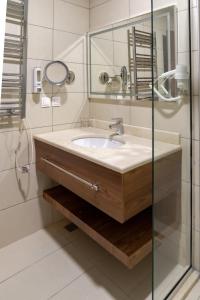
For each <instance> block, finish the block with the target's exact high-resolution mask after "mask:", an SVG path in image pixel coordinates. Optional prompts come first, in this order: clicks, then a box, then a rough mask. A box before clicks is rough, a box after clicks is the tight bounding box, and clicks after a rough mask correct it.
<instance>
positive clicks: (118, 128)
mask: <svg viewBox="0 0 200 300" xmlns="http://www.w3.org/2000/svg"><path fill="white" fill-rule="evenodd" d="M112 120H113V121H115V123H113V124H110V125H109V128H110V129H113V128H115V129H116V131H115V132H114V133H113V134H111V136H115V135H122V134H123V133H124V127H123V119H122V118H112Z"/></svg>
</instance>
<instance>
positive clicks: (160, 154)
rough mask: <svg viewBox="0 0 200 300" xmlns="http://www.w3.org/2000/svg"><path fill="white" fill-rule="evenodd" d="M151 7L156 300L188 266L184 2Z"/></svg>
mask: <svg viewBox="0 0 200 300" xmlns="http://www.w3.org/2000/svg"><path fill="white" fill-rule="evenodd" d="M172 2H173V5H172ZM163 5H165V8H164V9H162V11H160V9H161V8H162V7H163ZM152 7H153V19H152V22H153V35H154V40H155V42H156V52H157V55H156V57H157V60H156V64H155V65H154V67H153V68H154V72H152V75H153V76H152V77H153V94H154V95H153V96H154V99H153V100H154V101H153V159H154V164H153V177H154V183H153V192H154V195H153V235H154V238H153V299H155V300H162V299H165V298H166V297H167V296H168V295H169V294H170V293H171V291H172V290H173V289H174V288H175V286H176V285H177V284H178V283H179V281H180V280H181V279H182V277H183V276H184V275H185V274H186V273H187V271H188V270H189V269H190V266H191V99H190V94H191V93H190V32H189V2H188V3H187V1H177V3H176V4H175V5H174V1H170V0H167V1H166V0H165V1H161V0H152ZM166 9H167V10H166Z"/></svg>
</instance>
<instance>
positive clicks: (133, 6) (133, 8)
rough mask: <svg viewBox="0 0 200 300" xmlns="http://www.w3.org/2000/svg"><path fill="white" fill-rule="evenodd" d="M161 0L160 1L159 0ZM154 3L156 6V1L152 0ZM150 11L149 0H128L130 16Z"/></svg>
mask: <svg viewBox="0 0 200 300" xmlns="http://www.w3.org/2000/svg"><path fill="white" fill-rule="evenodd" d="M159 2H161V1H159ZM154 5H155V7H156V5H157V4H156V1H155V0H154ZM150 11H151V0H143V1H138V0H130V16H137V15H140V14H142V13H145V12H150Z"/></svg>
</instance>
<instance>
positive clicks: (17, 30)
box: [0, 0, 27, 118]
mask: <svg viewBox="0 0 200 300" xmlns="http://www.w3.org/2000/svg"><path fill="white" fill-rule="evenodd" d="M26 23H27V0H12V1H11V0H8V2H7V12H6V34H5V44H4V72H3V76H2V92H1V100H0V116H20V117H21V118H24V117H25V104H26V48H27V47H26V44H27V43H26V41H27V40H26V27H27V26H26Z"/></svg>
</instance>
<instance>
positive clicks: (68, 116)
mask: <svg viewBox="0 0 200 300" xmlns="http://www.w3.org/2000/svg"><path fill="white" fill-rule="evenodd" d="M88 29H89V1H88V0H69V1H67V0H28V53H27V66H28V67H27V108H26V114H27V120H28V121H29V123H30V127H31V128H32V131H33V134H35V133H42V132H47V131H51V130H59V129H62V128H68V127H71V126H77V125H79V122H80V120H81V118H85V117H88V112H89V109H88V100H87V94H86V82H85V80H86V77H85V39H84V35H83V34H84V33H85V32H87V31H88ZM53 59H59V60H63V61H65V62H66V63H67V65H68V66H69V68H70V69H71V70H73V71H74V72H75V75H76V80H75V81H74V83H73V84H72V85H70V86H67V85H66V86H65V87H63V88H62V89H60V88H55V89H53V90H52V87H51V86H50V85H48V84H47V83H45V82H43V91H42V93H41V95H37V94H32V74H33V68H34V67H41V68H42V69H43V68H44V66H45V65H46V64H47V63H48V62H49V61H51V60H53ZM8 67H9V66H8V65H7V66H5V69H7V68H8ZM42 96H49V97H52V96H60V97H61V99H62V106H61V107H57V108H52V107H50V108H41V106H40V101H41V97H42ZM18 124H19V122H18V120H15V119H9V120H8V119H5V118H4V119H3V118H1V119H0V247H3V246H5V245H6V244H9V243H11V242H13V241H15V240H17V239H19V238H22V237H23V236H25V235H28V234H30V233H32V232H34V231H36V230H38V229H39V228H41V227H43V226H45V225H47V224H49V223H52V222H54V221H55V220H57V218H58V217H59V216H57V215H56V214H55V213H54V212H53V211H52V210H51V208H50V207H49V206H48V205H47V204H46V203H45V202H44V201H43V200H42V199H41V195H42V191H43V189H44V188H46V187H49V186H50V185H51V184H52V183H51V182H50V180H49V179H47V178H46V177H45V176H43V175H42V174H41V173H40V172H36V168H35V163H34V162H33V164H32V165H31V170H30V174H21V173H20V172H19V171H18V170H17V169H16V168H15V157H16V154H15V150H16V149H18V151H17V158H18V162H19V164H20V165H22V164H23V163H27V162H28V157H29V155H30V151H29V150H30V149H27V148H28V147H27V145H28V138H27V133H26V131H23V133H20V132H19V131H18ZM28 126H29V125H28ZM28 135H29V134H28Z"/></svg>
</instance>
